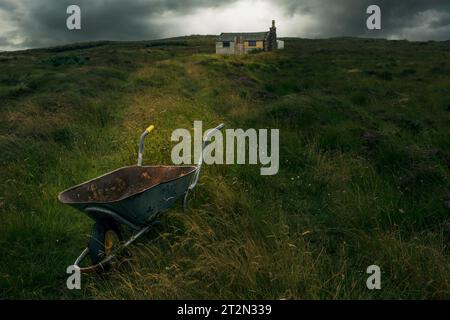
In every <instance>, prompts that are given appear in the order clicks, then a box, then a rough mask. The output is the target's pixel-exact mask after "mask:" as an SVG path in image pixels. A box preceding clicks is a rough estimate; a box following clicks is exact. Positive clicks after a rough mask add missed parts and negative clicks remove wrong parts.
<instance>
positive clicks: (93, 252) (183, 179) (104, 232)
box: [58, 124, 224, 271]
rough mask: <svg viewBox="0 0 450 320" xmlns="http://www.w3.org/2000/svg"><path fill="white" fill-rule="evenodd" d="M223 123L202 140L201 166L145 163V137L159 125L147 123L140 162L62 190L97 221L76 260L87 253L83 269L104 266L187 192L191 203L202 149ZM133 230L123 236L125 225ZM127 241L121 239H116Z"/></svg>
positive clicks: (64, 198) (66, 199)
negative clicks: (147, 164) (122, 230)
mask: <svg viewBox="0 0 450 320" xmlns="http://www.w3.org/2000/svg"><path fill="white" fill-rule="evenodd" d="M223 126H224V124H221V125H219V126H218V127H216V128H214V129H212V130H210V131H209V133H208V134H207V136H206V138H205V140H204V142H203V150H202V154H201V156H200V159H199V160H198V164H197V165H196V166H162V165H160V166H142V154H143V149H144V139H145V137H146V136H147V135H148V134H149V133H150V132H151V131H152V130H153V129H154V126H150V127H148V128H147V129H146V130H145V131H144V132H143V133H142V135H141V138H140V142H139V154H138V164H137V165H135V166H128V167H123V168H120V169H117V170H114V171H112V172H109V173H106V174H104V175H102V176H100V177H97V178H95V179H92V180H89V181H86V182H84V183H82V184H79V185H76V186H74V187H71V188H69V189H67V190H65V191H63V192H61V193H60V194H59V195H58V199H59V201H61V202H62V203H64V204H68V205H70V206H72V207H75V208H77V209H78V210H80V211H82V212H84V213H86V214H87V215H88V216H89V217H91V218H92V219H93V220H94V221H95V223H94V225H93V228H92V233H91V238H90V240H89V243H88V246H87V248H86V249H84V251H83V252H82V253H81V254H80V256H79V257H78V258H77V259H76V261H75V262H74V265H75V266H76V267H79V264H80V263H81V262H82V261H83V260H84V259H85V258H86V257H87V256H88V255H90V258H91V260H92V265H91V266H88V267H82V268H81V267H79V268H80V270H81V271H93V270H98V269H104V268H105V267H106V266H108V265H109V263H110V262H111V260H112V259H113V258H114V257H115V256H116V254H117V252H118V251H119V250H120V249H123V248H125V247H127V246H129V245H130V244H131V243H133V242H134V241H135V240H136V239H138V238H139V237H140V236H142V235H143V234H144V233H145V232H147V231H148V230H150V228H151V227H152V226H153V225H154V224H155V223H156V222H157V221H156V219H155V218H156V216H157V215H158V214H159V213H161V212H164V211H166V210H168V209H170V208H171V207H172V206H173V205H174V204H175V202H176V201H177V200H179V199H180V198H182V200H183V209H184V210H186V208H187V197H188V194H189V191H190V190H192V189H193V188H194V187H195V185H196V184H197V181H198V177H199V174H200V169H201V166H202V163H203V153H204V150H205V147H206V145H207V144H208V142H209V140H210V139H211V136H212V135H213V134H214V133H215V132H216V131H218V130H220V129H222V128H223ZM121 225H125V226H127V227H129V228H130V229H132V230H134V233H133V235H132V236H131V238H130V239H128V240H127V241H125V242H122V240H123V239H122V233H121V229H120V226H121ZM119 242H122V245H119V246H118V245H117V244H118V243H119Z"/></svg>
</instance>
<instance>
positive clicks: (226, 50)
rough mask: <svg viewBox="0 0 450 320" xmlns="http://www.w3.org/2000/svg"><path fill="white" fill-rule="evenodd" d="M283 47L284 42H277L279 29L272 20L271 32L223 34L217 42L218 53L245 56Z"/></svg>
mask: <svg viewBox="0 0 450 320" xmlns="http://www.w3.org/2000/svg"><path fill="white" fill-rule="evenodd" d="M283 46H284V43H283V41H280V40H277V28H276V27H275V20H272V27H271V28H270V29H269V31H264V32H241V33H221V34H220V36H219V38H218V39H217V41H216V53H218V54H245V53H249V52H250V51H253V50H262V51H273V50H276V49H277V48H278V47H280V49H281V48H282V47H283Z"/></svg>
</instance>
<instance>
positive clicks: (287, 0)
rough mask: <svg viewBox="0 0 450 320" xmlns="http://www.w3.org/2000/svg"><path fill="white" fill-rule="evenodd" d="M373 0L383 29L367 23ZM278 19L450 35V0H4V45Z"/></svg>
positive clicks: (355, 32)
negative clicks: (74, 9) (74, 24)
mask: <svg viewBox="0 0 450 320" xmlns="http://www.w3.org/2000/svg"><path fill="white" fill-rule="evenodd" d="M71 4H77V5H79V6H80V7H81V27H82V30H80V31H69V30H67V27H66V19H67V17H68V15H67V14H66V9H67V7H68V6H69V5H71ZM371 4H377V5H379V6H380V8H381V15H382V17H381V18H382V25H381V26H382V30H380V31H368V30H367V28H366V19H367V17H368V15H367V14H366V8H367V7H368V6H369V5H371ZM272 19H275V20H276V22H277V32H278V35H279V36H297V37H305V38H324V37H326V38H328V37H337V36H362V37H383V38H388V39H408V40H447V39H450V0H0V50H17V49H23V48H36V47H48V46H54V45H60V44H65V43H70V42H80V41H91V40H145V39H156V38H164V37H172V36H179V35H190V34H219V33H221V32H233V31H234V32H236V31H264V30H267V29H268V28H269V26H270V24H271V20H272Z"/></svg>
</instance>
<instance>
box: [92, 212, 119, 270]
mask: <svg viewBox="0 0 450 320" xmlns="http://www.w3.org/2000/svg"><path fill="white" fill-rule="evenodd" d="M122 240H123V237H122V232H121V230H120V227H119V225H118V224H117V223H115V222H114V221H97V222H96V223H94V225H93V226H92V232H91V238H90V240H89V244H88V248H89V255H90V257H91V261H92V264H94V265H96V264H98V263H100V262H101V261H102V260H103V259H104V258H105V257H107V256H108V255H109V254H110V253H111V252H112V251H113V250H114V249H115V248H116V247H117V246H118V245H119V243H120V242H121V241H122ZM108 267H109V264H108V265H104V266H103V268H108Z"/></svg>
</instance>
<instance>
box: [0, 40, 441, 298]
mask: <svg viewBox="0 0 450 320" xmlns="http://www.w3.org/2000/svg"><path fill="white" fill-rule="evenodd" d="M285 47H286V49H285V50H283V51H279V52H275V53H257V54H250V55H247V56H230V57H225V56H218V55H215V54H213V52H214V41H213V37H202V36H194V37H186V38H183V37H181V38H175V39H168V40H158V41H146V42H122V43H121V42H97V43H81V44H75V45H68V46H63V47H57V48H49V49H39V50H29V51H20V52H2V53H0V107H1V113H0V149H1V153H0V177H1V180H2V182H3V183H2V184H1V186H0V257H1V259H0V298H54V299H61V298H96V299H102V298H113V299H114V298H125V299H126V298H130V299H135V298H150V299H160V298H189V299H202V298H213V299H242V298H251V299H293V298H295V299H299V298H302V299H319V298H328V299H348V298H355V299H376V298H383V299H388V298H403V299H412V298H447V299H448V298H450V286H449V282H448V280H449V279H450V267H449V240H450V236H449V231H450V219H449V213H450V180H449V178H450V139H449V137H450V42H427V43H410V42H406V41H386V40H369V39H353V38H339V39H327V40H305V39H294V38H292V39H287V40H286V42H285ZM194 120H203V121H204V124H205V126H206V125H208V126H210V127H212V126H215V125H217V124H218V123H220V122H225V123H226V125H227V127H229V128H279V129H280V144H281V145H280V170H279V173H278V174H277V175H276V176H261V175H260V174H259V168H260V166H259V165H257V166H255V165H216V166H205V170H204V171H203V172H202V174H201V177H200V181H199V185H198V187H197V188H196V189H195V192H194V194H193V196H192V198H191V199H190V202H189V206H190V208H189V211H188V213H187V214H183V213H182V211H181V208H180V207H179V206H178V207H176V208H174V209H173V210H171V211H170V212H168V214H166V215H165V216H164V217H163V218H162V226H161V227H159V228H158V229H157V230H155V231H154V232H152V233H150V234H148V235H147V236H146V237H145V238H144V239H142V240H141V241H139V243H138V244H136V245H133V247H132V248H131V249H132V250H131V251H132V255H131V256H130V257H128V258H126V259H125V260H124V262H123V263H122V264H121V265H120V266H116V268H115V269H114V270H113V271H111V272H109V273H108V274H106V275H105V276H99V275H96V274H89V275H87V276H85V277H83V279H82V281H83V283H82V285H83V289H82V290H81V291H69V290H67V289H66V287H65V285H66V277H67V275H66V273H65V270H66V267H67V266H68V265H70V264H72V263H73V261H74V259H75V258H76V257H77V256H78V254H79V252H80V251H81V250H82V249H83V248H84V247H85V245H86V242H87V239H88V237H89V232H90V227H91V224H92V222H91V220H90V219H89V218H88V217H87V216H85V215H83V214H81V213H80V212H77V211H76V210H74V209H72V208H69V207H68V206H64V205H62V204H60V203H59V202H58V201H57V198H56V196H57V194H58V192H60V191H61V190H64V189H66V188H67V187H69V186H72V185H74V184H78V183H80V182H83V181H85V180H88V179H91V178H94V177H96V176H98V175H100V174H103V173H105V172H108V171H111V170H113V169H116V168H119V167H122V166H125V165H130V164H134V163H135V161H136V156H137V141H138V138H139V135H140V134H141V132H142V130H143V129H144V128H145V127H146V126H147V125H148V124H150V123H154V124H155V125H156V128H157V129H156V130H155V132H154V133H152V135H151V136H149V138H148V139H147V141H146V149H145V155H144V163H145V164H169V163H170V152H171V149H172V146H173V145H174V143H172V142H170V135H171V132H172V131H173V130H174V129H176V128H192V126H193V122H194ZM372 264H376V265H379V266H380V267H381V270H382V290H375V291H370V290H368V289H367V288H366V279H367V277H368V275H367V274H366V268H367V267H368V266H369V265H372Z"/></svg>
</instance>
